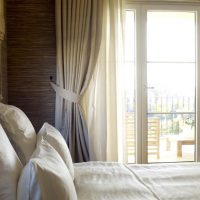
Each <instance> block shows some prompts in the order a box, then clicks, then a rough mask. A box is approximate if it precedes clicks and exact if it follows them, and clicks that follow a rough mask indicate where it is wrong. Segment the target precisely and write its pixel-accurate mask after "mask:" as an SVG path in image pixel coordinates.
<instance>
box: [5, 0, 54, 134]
mask: <svg viewBox="0 0 200 200" xmlns="http://www.w3.org/2000/svg"><path fill="white" fill-rule="evenodd" d="M54 4H55V2H54V0H28V1H27V0H7V54H8V58H7V67H8V103H9V104H13V105H15V106H18V107H19V108H21V109H22V110H23V111H24V112H25V113H26V114H27V116H28V117H29V118H30V120H31V121H32V123H33V125H34V126H35V128H36V130H39V129H40V127H41V126H42V124H43V122H44V121H47V122H49V123H51V124H53V125H54V113H55V93H54V91H53V90H52V89H51V87H50V84H49V76H53V77H56V75H55V74H56V43H55V37H56V36H55V12H54V9H55V5H54Z"/></svg>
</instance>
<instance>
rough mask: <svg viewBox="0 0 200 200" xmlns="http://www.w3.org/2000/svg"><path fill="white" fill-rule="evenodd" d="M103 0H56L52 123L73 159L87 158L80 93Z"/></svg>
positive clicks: (93, 57)
mask: <svg viewBox="0 0 200 200" xmlns="http://www.w3.org/2000/svg"><path fill="white" fill-rule="evenodd" d="M102 1H103V0H56V1H55V2H56V41H57V80H56V84H52V86H53V88H54V89H55V90H56V94H57V95H56V115H55V126H56V127H57V128H58V129H59V130H60V131H61V133H62V135H63V136H64V138H65V139H66V141H67V144H68V146H69V150H70V152H71V156H72V159H73V161H74V162H83V161H89V160H90V153H89V152H90V151H89V140H88V129H87V126H86V123H85V119H84V114H83V111H82V107H81V99H82V96H83V94H84V92H85V90H86V89H87V87H88V85H89V83H90V80H91V77H92V75H93V72H94V69H95V66H96V62H97V58H98V54H99V49H100V43H101V35H102V15H103V2H102Z"/></svg>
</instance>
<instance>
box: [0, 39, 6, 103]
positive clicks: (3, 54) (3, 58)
mask: <svg viewBox="0 0 200 200" xmlns="http://www.w3.org/2000/svg"><path fill="white" fill-rule="evenodd" d="M0 48H1V51H0V52H1V55H0V57H1V59H0V65H1V67H2V82H1V84H2V96H3V100H2V101H3V102H7V55H6V53H7V49H6V38H5V39H4V40H3V41H1V47H0Z"/></svg>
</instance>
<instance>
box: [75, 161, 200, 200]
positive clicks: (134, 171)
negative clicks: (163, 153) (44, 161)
mask: <svg viewBox="0 0 200 200" xmlns="http://www.w3.org/2000/svg"><path fill="white" fill-rule="evenodd" d="M74 168H75V180H74V184H75V188H76V192H77V196H78V199H79V200H129V199H133V200H148V199H150V200H154V199H156V200H158V199H162V200H198V199H200V164H158V165H157V164H156V165H123V164H118V163H105V162H88V163H80V164H75V165H74Z"/></svg>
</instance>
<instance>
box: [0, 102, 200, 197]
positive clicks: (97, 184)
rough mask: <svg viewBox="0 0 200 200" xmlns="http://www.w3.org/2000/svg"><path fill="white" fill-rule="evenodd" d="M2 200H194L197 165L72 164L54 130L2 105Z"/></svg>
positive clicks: (199, 189)
mask: <svg viewBox="0 0 200 200" xmlns="http://www.w3.org/2000/svg"><path fill="white" fill-rule="evenodd" d="M0 177H1V178H0V200H16V199H17V200H77V199H78V200H129V199H130V200H132V199H133V200H158V199H159V200H160V199H162V200H198V199H200V164H199V163H179V164H175V163H174V164H145V165H138V164H135V165H126V164H121V163H116V162H100V161H99V162H97V161H96V162H85V163H73V162H72V159H71V156H70V153H69V150H68V147H67V145H66V143H65V141H64V139H63V137H62V135H61V134H60V133H59V131H58V130H56V129H55V128H54V127H53V126H52V125H50V124H48V123H44V125H43V126H42V128H41V129H40V131H39V132H38V133H37V134H36V133H35V130H34V128H33V126H32V124H31V122H30V121H29V119H28V118H27V116H26V115H25V114H24V113H23V111H21V110H20V109H18V108H16V107H14V106H10V105H5V104H2V103H0Z"/></svg>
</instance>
